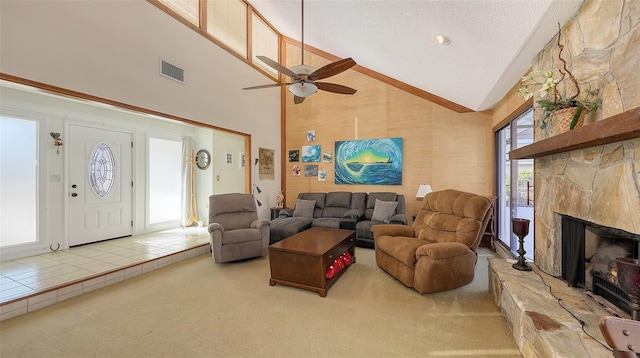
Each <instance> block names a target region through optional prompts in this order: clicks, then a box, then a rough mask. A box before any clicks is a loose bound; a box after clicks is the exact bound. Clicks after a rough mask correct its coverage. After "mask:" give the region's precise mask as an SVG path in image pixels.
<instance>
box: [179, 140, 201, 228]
mask: <svg viewBox="0 0 640 358" xmlns="http://www.w3.org/2000/svg"><path fill="white" fill-rule="evenodd" d="M194 145H195V140H194V139H193V138H192V137H185V138H184V139H183V140H182V158H183V160H182V226H191V225H197V224H198V220H199V219H198V205H197V203H196V195H195V190H196V188H195V177H194V171H195V158H194V156H195V153H194V150H193V147H194Z"/></svg>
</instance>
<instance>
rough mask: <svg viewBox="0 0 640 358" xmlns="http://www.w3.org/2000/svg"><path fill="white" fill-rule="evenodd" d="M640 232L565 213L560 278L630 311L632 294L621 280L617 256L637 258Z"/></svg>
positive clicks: (570, 284) (572, 285)
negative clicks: (585, 219)
mask: <svg viewBox="0 0 640 358" xmlns="http://www.w3.org/2000/svg"><path fill="white" fill-rule="evenodd" d="M639 243H640V235H635V234H632V233H629V232H626V231H624V230H620V229H616V228H610V227H605V226H602V225H597V224H594V223H591V222H587V221H584V220H580V219H576V218H573V217H570V216H562V264H561V267H562V273H561V278H562V279H563V280H565V281H566V282H567V284H568V285H569V286H571V287H581V288H584V289H586V290H590V291H592V292H593V293H594V294H596V295H598V296H601V297H603V298H604V299H606V300H607V301H609V302H610V303H612V304H613V305H615V306H617V307H618V308H620V309H621V310H623V311H625V312H627V313H629V314H631V313H632V311H633V310H632V309H631V303H630V297H629V295H628V294H627V293H626V292H625V291H623V290H622V288H621V287H620V285H619V283H618V277H617V275H618V272H617V264H616V259H617V258H621V257H622V258H635V259H637V258H638V246H639Z"/></svg>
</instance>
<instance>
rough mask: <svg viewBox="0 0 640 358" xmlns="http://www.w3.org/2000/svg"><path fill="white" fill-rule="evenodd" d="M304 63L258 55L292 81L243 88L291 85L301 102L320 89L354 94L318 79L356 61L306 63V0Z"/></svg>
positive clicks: (337, 85) (292, 91)
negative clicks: (286, 64) (285, 63)
mask: <svg viewBox="0 0 640 358" xmlns="http://www.w3.org/2000/svg"><path fill="white" fill-rule="evenodd" d="M301 44H302V64H301V65H298V66H293V67H291V68H286V67H284V66H283V65H281V64H279V63H278V62H277V61H274V60H272V59H270V58H268V57H266V56H256V57H257V58H259V59H260V60H261V61H262V62H264V63H266V64H267V65H269V66H270V67H272V68H273V69H275V70H277V71H278V72H280V73H282V74H285V75H287V76H289V77H290V78H291V81H290V82H285V83H274V84H268V85H261V86H253V87H246V88H243V89H245V90H252V89H259V88H269V87H282V86H289V92H291V93H293V103H295V104H300V103H302V101H304V99H305V97H309V96H311V95H312V94H314V93H316V92H317V91H318V90H322V91H327V92H333V93H339V94H354V93H356V90H355V89H353V88H351V87H347V86H343V85H339V84H335V83H328V82H318V80H321V79H324V78H327V77H331V76H335V75H337V74H339V73H341V72H344V71H346V70H348V69H349V68H351V67H353V66H355V64H356V62H355V61H354V60H353V59H351V58H345V59H343V60H339V61H336V62H332V63H330V64H328V65H326V66H322V67H320V68H319V69H315V68H313V67H311V66H307V65H305V64H304V0H302V41H301Z"/></svg>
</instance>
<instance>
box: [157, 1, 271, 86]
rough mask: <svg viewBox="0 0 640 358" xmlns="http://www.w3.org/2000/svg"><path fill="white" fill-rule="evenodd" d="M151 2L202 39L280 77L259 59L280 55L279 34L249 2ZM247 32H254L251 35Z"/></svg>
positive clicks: (267, 72) (269, 73)
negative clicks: (203, 37) (201, 35)
mask: <svg viewBox="0 0 640 358" xmlns="http://www.w3.org/2000/svg"><path fill="white" fill-rule="evenodd" d="M148 1H149V2H151V3H153V4H156V5H157V6H158V7H159V8H160V9H162V10H164V11H166V12H167V13H169V14H170V15H172V16H174V17H176V18H178V19H179V20H181V21H182V22H183V23H185V24H186V25H188V26H189V27H192V28H194V29H195V30H197V31H200V32H201V34H203V36H205V37H207V38H209V39H211V40H212V41H213V42H214V43H216V44H218V45H220V46H221V47H222V48H224V49H225V50H227V51H229V52H231V53H233V54H235V55H237V56H238V57H241V58H243V59H245V60H246V61H247V62H249V63H251V64H253V65H254V66H255V67H256V68H259V69H260V70H262V71H263V72H265V73H266V74H268V75H269V76H271V77H273V78H278V73H277V71H275V70H274V69H273V68H271V67H269V66H267V65H265V64H264V63H263V62H262V61H260V60H258V59H257V58H256V56H257V55H262V56H267V57H269V58H272V59H277V58H278V57H279V56H278V55H279V53H280V51H279V50H280V44H279V42H280V41H279V39H280V37H279V34H278V33H277V32H276V30H275V29H274V28H273V27H271V26H270V25H269V24H268V23H267V22H266V21H265V20H263V18H262V17H261V16H260V15H259V14H258V13H256V12H255V10H253V7H251V6H250V5H249V4H248V3H247V2H246V1H244V0H207V1H200V0H148ZM158 4H160V5H158ZM185 21H186V22H185ZM248 29H251V32H249V30H248ZM249 46H250V47H249ZM249 49H251V52H250V51H249Z"/></svg>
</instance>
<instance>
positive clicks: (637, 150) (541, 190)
mask: <svg viewBox="0 0 640 358" xmlns="http://www.w3.org/2000/svg"><path fill="white" fill-rule="evenodd" d="M535 175H536V196H535V197H536V214H535V225H536V227H535V230H536V238H535V254H534V258H535V262H536V263H537V264H538V265H539V266H540V268H541V269H543V270H545V271H547V272H550V273H552V274H554V275H556V276H560V275H561V274H562V217H563V216H568V217H572V218H576V219H578V220H581V221H584V222H591V223H594V224H596V225H599V226H603V227H610V228H613V229H618V230H621V231H624V232H628V233H631V234H634V235H640V140H638V139H635V140H629V141H623V142H615V143H611V144H606V145H601V146H595V147H590V148H585V149H580V150H574V151H570V152H565V153H559V154H554V155H550V156H545V157H541V158H537V159H536V160H535Z"/></svg>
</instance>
